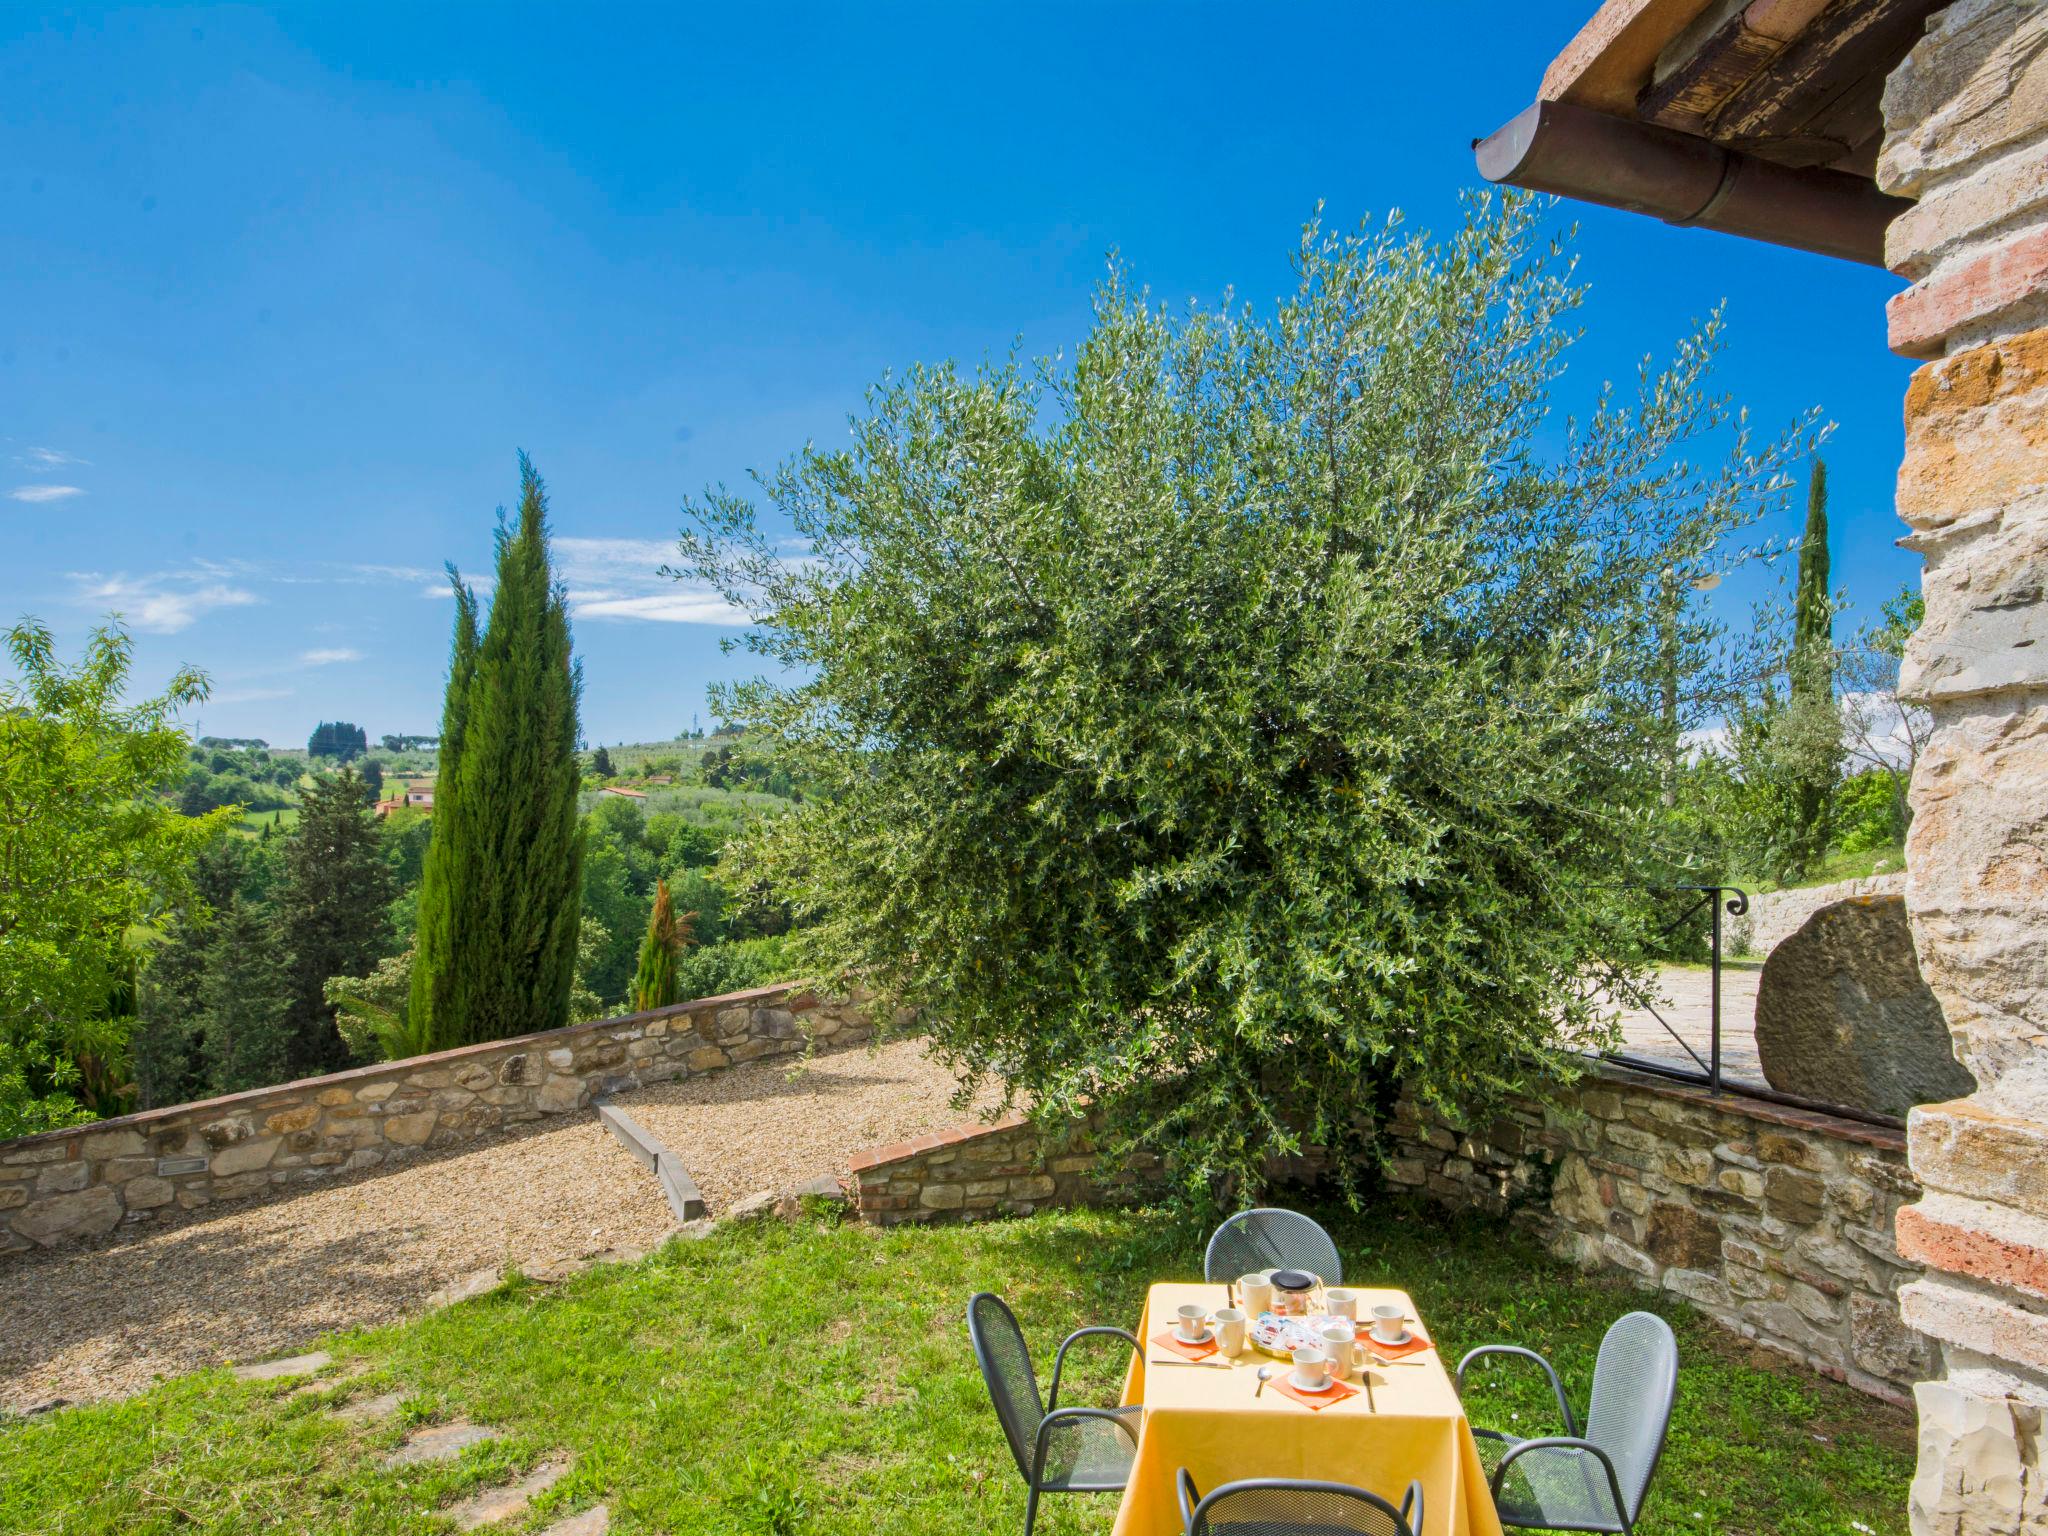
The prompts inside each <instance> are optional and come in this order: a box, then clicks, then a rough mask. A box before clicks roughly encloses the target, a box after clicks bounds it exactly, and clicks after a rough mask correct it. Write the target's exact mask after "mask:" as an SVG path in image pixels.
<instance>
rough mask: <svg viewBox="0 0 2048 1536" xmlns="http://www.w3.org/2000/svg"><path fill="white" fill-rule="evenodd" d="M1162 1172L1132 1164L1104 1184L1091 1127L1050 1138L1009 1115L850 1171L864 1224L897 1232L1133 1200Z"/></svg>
mask: <svg viewBox="0 0 2048 1536" xmlns="http://www.w3.org/2000/svg"><path fill="white" fill-rule="evenodd" d="M1156 1166H1157V1164H1156V1163H1152V1162H1149V1161H1141V1162H1138V1163H1134V1164H1133V1165H1132V1172H1131V1178H1130V1179H1129V1180H1127V1181H1126V1182H1125V1183H1124V1184H1123V1185H1122V1186H1121V1187H1118V1188H1111V1187H1108V1186H1105V1185H1104V1184H1101V1183H1099V1182H1097V1181H1096V1180H1095V1179H1094V1178H1093V1177H1092V1176H1091V1170H1092V1169H1093V1168H1094V1167H1095V1153H1094V1149H1093V1146H1092V1144H1091V1143H1090V1141H1089V1139H1088V1132H1087V1129H1086V1127H1076V1128H1075V1129H1074V1130H1073V1131H1071V1132H1069V1133H1068V1134H1067V1135H1065V1136H1063V1137H1059V1138H1056V1139H1052V1140H1048V1139H1047V1138H1045V1137H1044V1136H1043V1135H1042V1134H1041V1133H1040V1132H1039V1131H1037V1130H1034V1129H1033V1128H1032V1126H1031V1124H1030V1123H1029V1122H1028V1121H1026V1120H1025V1119H1024V1118H1023V1116H1021V1115H1008V1116H1006V1117H1004V1118H1003V1119H1001V1120H998V1121H997V1122H995V1123H994V1124H993V1125H978V1124H977V1125H963V1126H958V1127H956V1128H954V1129H953V1130H950V1131H939V1132H937V1133H935V1134H932V1135H929V1136H919V1137H916V1138H915V1139H913V1140H911V1141H906V1142H897V1143H895V1144H893V1145H890V1146H886V1147H876V1148H875V1149H874V1150H873V1151H871V1152H867V1153H865V1154H863V1155H862V1156H860V1157H856V1158H855V1159H854V1160H853V1164H852V1167H851V1170H850V1171H851V1173H852V1179H853V1191H852V1193H853V1202H854V1209H855V1210H856V1211H857V1212H858V1213H859V1215H860V1218H861V1220H863V1221H867V1222H872V1223H874V1224H875V1225H876V1226H882V1227H893V1226H898V1225H901V1224H902V1223H904V1222H932V1221H979V1220H986V1219H988V1218H990V1217H994V1216H1028V1215H1030V1214H1031V1213H1032V1212H1033V1211H1041V1210H1051V1209H1054V1208H1056V1207H1068V1206H1076V1205H1097V1204H1103V1203H1107V1202H1109V1201H1112V1200H1116V1199H1120V1198H1124V1197H1125V1196H1127V1195H1129V1194H1130V1193H1131V1192H1132V1191H1133V1189H1135V1188H1136V1187H1137V1185H1138V1182H1139V1181H1141V1180H1142V1179H1143V1178H1144V1177H1145V1176H1146V1175H1147V1174H1149V1173H1150V1172H1151V1171H1152V1170H1153V1169H1154V1168H1156Z"/></svg>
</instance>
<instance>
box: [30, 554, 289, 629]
mask: <svg viewBox="0 0 2048 1536" xmlns="http://www.w3.org/2000/svg"><path fill="white" fill-rule="evenodd" d="M71 579H72V580H73V581H75V582H77V583H78V584H79V590H78V592H77V595H76V596H75V597H74V598H73V601H74V602H76V603H78V604H79V605H80V606H81V607H90V608H98V609H102V610H112V611H114V612H116V613H119V614H120V615H121V616H122V617H123V618H125V619H126V620H127V621H128V623H129V624H130V625H132V626H133V627H134V628H136V629H139V630H143V631H144V632H146V633H148V634H153V635H175V634H176V633H177V632H178V631H179V630H181V629H185V628H187V627H188V626H190V625H191V623H192V622H193V621H194V620H195V619H197V618H199V617H200V616H201V615H202V614H206V613H210V612H212V611H213V610H214V609H216V608H245V607H248V606H249V605H250V604H252V603H257V602H260V601H262V599H260V598H259V597H257V596H256V594H255V593H254V592H251V591H249V590H248V588H246V587H238V586H233V585H231V584H230V583H228V582H226V581H223V580H221V579H220V573H219V571H218V569H208V568H206V567H205V566H199V567H197V568H195V569H192V570H187V571H159V572H156V573H154V574H152V575H148V576H134V577H131V576H128V575H126V574H124V573H117V574H115V575H112V576H103V575H101V574H100V573H99V572H97V571H92V572H82V573H74V574H73V576H72V578H71Z"/></svg>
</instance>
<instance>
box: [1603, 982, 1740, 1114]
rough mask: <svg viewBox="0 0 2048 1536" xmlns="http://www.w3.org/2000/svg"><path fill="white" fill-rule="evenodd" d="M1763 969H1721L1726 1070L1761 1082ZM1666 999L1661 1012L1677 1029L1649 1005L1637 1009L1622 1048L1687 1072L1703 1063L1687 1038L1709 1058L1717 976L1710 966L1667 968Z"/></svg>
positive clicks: (1626, 1020)
mask: <svg viewBox="0 0 2048 1536" xmlns="http://www.w3.org/2000/svg"><path fill="white" fill-rule="evenodd" d="M1762 973H1763V967H1762V966H1760V965H1749V964H1746V963H1740V964H1728V963H1726V962H1724V963H1723V965H1722V967H1721V1073H1722V1076H1723V1078H1724V1079H1727V1080H1730V1081H1739V1082H1750V1083H1756V1084H1759V1085H1762V1084H1763V1081H1764V1069H1763V1063H1762V1061H1761V1060H1760V1059H1759V1058H1758V1056H1757V1051H1756V986H1757V978H1758V977H1759V976H1760V975H1762ZM1657 981H1658V987H1659V991H1660V993H1661V997H1660V999H1659V1001H1658V1004H1657V1010H1656V1011H1657V1013H1658V1014H1661V1015H1662V1016H1663V1018H1664V1020H1665V1022H1666V1023H1668V1024H1669V1025H1670V1026H1671V1030H1672V1031H1675V1032H1676V1033H1677V1036H1678V1039H1673V1038H1672V1034H1671V1032H1668V1031H1667V1030H1666V1029H1665V1028H1664V1025H1663V1024H1660V1023H1658V1022H1657V1018H1656V1017H1655V1016H1654V1015H1652V1014H1651V1012H1650V1011H1649V1010H1648V1009H1632V1010H1630V1011H1629V1012H1628V1013H1626V1014H1624V1015H1623V1016H1622V1021H1621V1034H1622V1047H1621V1048H1622V1050H1624V1051H1626V1052H1627V1053H1628V1054H1629V1055H1631V1056H1643V1057H1647V1058H1648V1059H1650V1060H1651V1061H1658V1062H1667V1063H1669V1064H1670V1065H1671V1066H1674V1067H1680V1068H1683V1069H1685V1070H1687V1071H1697V1070H1699V1069H1698V1066H1697V1064H1696V1063H1695V1062H1694V1061H1693V1059H1692V1057H1690V1056H1688V1055H1687V1054H1686V1052H1685V1046H1682V1045H1680V1044H1679V1043H1678V1041H1679V1040H1683V1041H1684V1042H1685V1044H1686V1045H1690V1046H1691V1047H1692V1048H1693V1049H1694V1050H1695V1051H1697V1052H1698V1053H1699V1055H1700V1059H1701V1060H1706V1059H1708V1056H1709V1051H1708V1047H1709V1045H1710V1043H1711V1042H1712V1039H1713V974H1712V972H1710V971H1708V970H1707V969H1706V968H1705V967H1704V966H1700V967H1693V966H1678V965H1667V966H1662V967H1660V968H1659V969H1658V972H1657Z"/></svg>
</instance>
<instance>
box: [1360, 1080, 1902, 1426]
mask: <svg viewBox="0 0 2048 1536" xmlns="http://www.w3.org/2000/svg"><path fill="white" fill-rule="evenodd" d="M1393 1140H1394V1143H1395V1151H1394V1161H1393V1165H1392V1168H1391V1171H1390V1174H1389V1177H1390V1180H1391V1182H1392V1183H1393V1184H1395V1185H1396V1186H1397V1187H1400V1188H1404V1189H1408V1190H1411V1191H1413V1192H1414V1193H1416V1194H1418V1195H1421V1196H1423V1197H1424V1198H1426V1199H1428V1200H1430V1201H1432V1202H1433V1203H1436V1204H1439V1205H1444V1206H1447V1207H1450V1208H1453V1209H1464V1208H1476V1209H1479V1210H1483V1211H1488V1212H1491V1213H1494V1214H1497V1215H1502V1216H1505V1217H1507V1218H1508V1219H1510V1220H1512V1221H1514V1222H1515V1223H1516V1224H1517V1225H1520V1226H1524V1227H1526V1228H1528V1229H1530V1230H1532V1231H1534V1232H1535V1233H1537V1234H1538V1235H1539V1236H1541V1237H1542V1238H1543V1239H1544V1240H1545V1242H1546V1243H1547V1244H1548V1246H1549V1247H1550V1249H1551V1250H1552V1252H1554V1253H1556V1254H1558V1255H1560V1256H1561V1257H1564V1258H1567V1259H1570V1260H1572V1261H1573V1262H1575V1263H1577V1264H1580V1265H1582V1266H1584V1267H1586V1268H1591V1269H1605V1270H1613V1271H1617V1272H1619V1273H1623V1274H1626V1275H1628V1276H1630V1277H1632V1278H1633V1279H1634V1280H1635V1281H1636V1282H1637V1283H1638V1284H1641V1285H1644V1286H1648V1287H1655V1288H1658V1289H1662V1290H1667V1291H1671V1292H1673V1293H1674V1294H1676V1295H1679V1296H1683V1297H1684V1298H1685V1299H1686V1300H1687V1301H1689V1302H1691V1303H1692V1304H1693V1305H1694V1306H1696V1307H1698V1308H1699V1309H1700V1310H1701V1311H1704V1312H1706V1313H1709V1314H1710V1315H1712V1316H1713V1317H1715V1318H1716V1319H1718V1320H1719V1321H1720V1322H1721V1323H1723V1324H1724V1325H1726V1326H1727V1327H1729V1328H1731V1329H1733V1330H1734V1331H1735V1332H1737V1333H1739V1334H1742V1335H1744V1336H1745V1337H1748V1338H1752V1339H1755V1340H1757V1341H1758V1342H1760V1343H1763V1344H1766V1345H1769V1346H1770V1347H1771V1348H1773V1349H1776V1350H1779V1351H1781V1352H1783V1353H1785V1354H1789V1355H1791V1356H1793V1357H1795V1358H1796V1359H1799V1360H1801V1361H1803V1362H1805V1363H1806V1364H1807V1365H1809V1366H1811V1367H1812V1368H1813V1369H1815V1370H1817V1371H1820V1372H1822V1373H1824V1374H1826V1375H1829V1376H1832V1377H1835V1378H1837V1379H1839V1380H1843V1381H1847V1382H1849V1383H1850V1384H1851V1385H1853V1386H1856V1387H1860V1388H1862V1389H1863V1390H1864V1391H1866V1392H1871V1393H1875V1394H1877V1395H1879V1396H1883V1397H1886V1398H1890V1399H1893V1400H1898V1401H1902V1400H1903V1399H1904V1396H1905V1393H1906V1391H1907V1389H1908V1388H1910V1387H1911V1385H1912V1384H1913V1383H1914V1382H1915V1381H1918V1380H1919V1379H1920V1378H1921V1377H1922V1376H1923V1375H1925V1374H1926V1371H1927V1368H1928V1367H1929V1365H1930V1364H1931V1362H1932V1355H1931V1351H1930V1350H1929V1348H1928V1346H1927V1345H1926V1344H1925V1343H1924V1342H1923V1341H1922V1340H1920V1339H1918V1338H1916V1337H1915V1336H1914V1335H1913V1334H1912V1333H1911V1332H1910V1331H1909V1330H1908V1329H1907V1328H1905V1327H1904V1326H1903V1325H1902V1324H1901V1322H1900V1320H1899V1303H1898V1299H1897V1292H1898V1290H1899V1288H1900V1287H1901V1286H1902V1285H1904V1284H1906V1283H1907V1282H1908V1281H1910V1280H1912V1279H1913V1278H1914V1276H1915V1275H1916V1273H1917V1266H1915V1265H1914V1264H1912V1263H1910V1262H1909V1261H1907V1260H1904V1259H1902V1258H1900V1256H1899V1253H1898V1249H1897V1246H1896V1244H1895V1242H1894V1239H1893V1236H1892V1219H1893V1216H1894V1214H1895V1213H1896V1212H1897V1211H1898V1209H1899V1207H1900V1206H1901V1205H1902V1204H1904V1203H1905V1202H1906V1201H1908V1200H1911V1199H1912V1198H1913V1197H1914V1196H1915V1195H1916V1194H1917V1193H1918V1192H1919V1186H1918V1185H1917V1183H1916V1182H1915V1180H1914V1178H1913V1175H1912V1174H1911V1172H1909V1171H1908V1169H1907V1167H1906V1157H1905V1145H1904V1137H1903V1136H1901V1135H1900V1134H1899V1133H1897V1132H1895V1131H1887V1130H1884V1129H1881V1128H1879V1127H1877V1126H1872V1125H1866V1124H1863V1123H1861V1122H1858V1121H1853V1120H1842V1119H1837V1118H1835V1117H1834V1116H1831V1115H1819V1114H1809V1113H1807V1112H1805V1111H1801V1110H1794V1109H1785V1108H1781V1107H1779V1106H1778V1105H1774V1104H1768V1103H1765V1102H1764V1101H1762V1100H1760V1099H1749V1098H1744V1097H1742V1096H1741V1095H1739V1094H1724V1095H1722V1096H1720V1097H1715V1096H1713V1095H1711V1094H1709V1093H1707V1092H1706V1090H1704V1089H1697V1088H1691V1087H1688V1086H1686V1085H1683V1084H1679V1083H1670V1082H1665V1081H1662V1080H1660V1079H1656V1078H1651V1077H1647V1076H1640V1075H1637V1074H1635V1073H1629V1072H1624V1071H1621V1070H1619V1069H1610V1070H1603V1071H1601V1072H1600V1073H1598V1074H1596V1075H1594V1076H1590V1077H1587V1078H1585V1079H1583V1080H1582V1081H1581V1082H1580V1083H1579V1084H1578V1085H1577V1086H1576V1087H1575V1088H1574V1089H1573V1090H1571V1091H1570V1092H1569V1093H1568V1094H1567V1095H1566V1097H1565V1098H1564V1100H1563V1101H1562V1102H1561V1103H1560V1104H1558V1105H1556V1106H1552V1107H1550V1108H1547V1109H1545V1108H1539V1107H1537V1106H1535V1105H1533V1104H1532V1105H1529V1106H1527V1107H1525V1108H1523V1109H1520V1110H1518V1111H1516V1112H1514V1113H1512V1114H1510V1115H1508V1116H1507V1117H1505V1118H1504V1119H1503V1120H1501V1121H1500V1122H1499V1123H1498V1124H1496V1125H1494V1126H1493V1127H1492V1128H1490V1129H1489V1130H1488V1131H1486V1132H1485V1133H1483V1134H1478V1135H1474V1134H1469V1133H1465V1132H1461V1131H1458V1130H1455V1129H1453V1128H1451V1127H1449V1126H1447V1125H1444V1124H1443V1123H1441V1122H1440V1121H1435V1120H1425V1119H1422V1118H1420V1117H1418V1116H1417V1115H1416V1113H1415V1111H1414V1108H1413V1106H1412V1105H1408V1104H1404V1105H1403V1106H1402V1110H1401V1112H1400V1115H1399V1116H1398V1118H1397V1120H1396V1123H1395V1126H1394V1136H1393Z"/></svg>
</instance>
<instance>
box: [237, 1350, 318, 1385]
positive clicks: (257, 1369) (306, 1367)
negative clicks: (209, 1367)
mask: <svg viewBox="0 0 2048 1536" xmlns="http://www.w3.org/2000/svg"><path fill="white" fill-rule="evenodd" d="M333 1359H334V1356H332V1355H330V1354H329V1353H328V1352H327V1351H326V1350H324V1349H316V1350H314V1351H313V1353H311V1354H310V1355H289V1356H287V1357H286V1358H284V1359H282V1360H258V1361H257V1362H256V1363H255V1364H254V1365H238V1366H236V1367H235V1380H237V1381H280V1380H282V1379H283V1378H285V1377H287V1376H310V1375H312V1374H313V1373H314V1372H315V1371H318V1370H324V1369H325V1368H326V1367H327V1365H328V1364H329V1363H330V1362H331V1361H332V1360H333Z"/></svg>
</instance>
